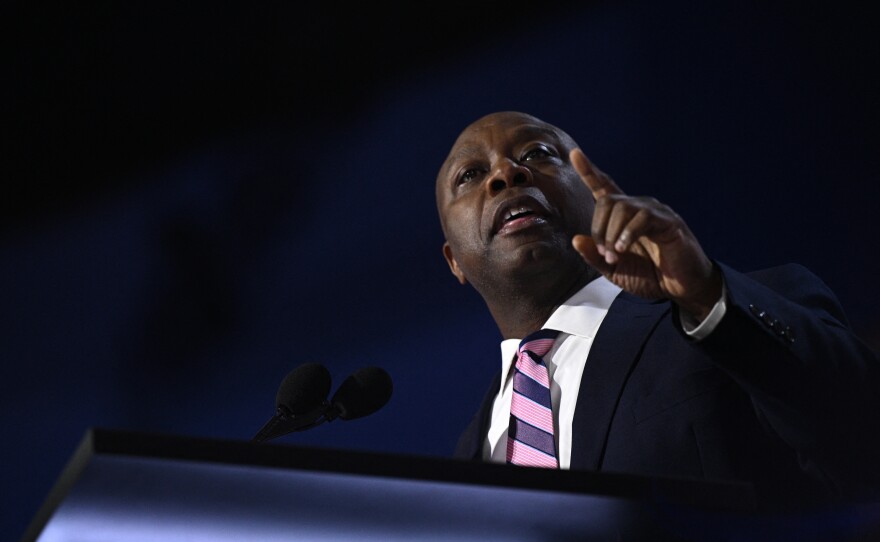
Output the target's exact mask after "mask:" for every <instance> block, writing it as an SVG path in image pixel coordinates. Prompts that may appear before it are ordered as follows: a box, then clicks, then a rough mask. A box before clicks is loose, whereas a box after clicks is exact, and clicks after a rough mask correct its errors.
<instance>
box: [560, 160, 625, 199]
mask: <svg viewBox="0 0 880 542" xmlns="http://www.w3.org/2000/svg"><path fill="white" fill-rule="evenodd" d="M568 157H569V160H571V165H573V166H574V169H575V171H577V172H578V175H580V176H581V179H583V180H584V184H586V185H587V188H589V189H590V192H592V193H593V197H594V198H596V199H597V200H598V199H599V198H601V197H602V196H605V195H608V194H623V190H621V189H620V187H619V186H617V184H616V183H615V182H614V181H613V180H611V177H609V176H608V175H605V174H604V173H602V172H601V171H599V169H598V168H596V167H595V166H594V165H593V163H592V162H590V160H589V159H588V158H587V156H586V155H585V154H584V152H583V151H582V150H580V149H579V148H576V149H572V151H571V152H570V153H569V155H568Z"/></svg>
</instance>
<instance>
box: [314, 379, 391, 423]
mask: <svg viewBox="0 0 880 542" xmlns="http://www.w3.org/2000/svg"><path fill="white" fill-rule="evenodd" d="M392 389H393V385H392V384H391V377H390V376H389V375H388V373H387V372H385V370H384V369H381V368H379V367H365V368H363V369H360V370H358V371H357V372H355V373H354V374H351V375H349V376H348V378H346V379H345V380H344V381H343V382H342V385H340V386H339V389H338V390H336V393H335V394H333V399H331V400H330V408H329V409H328V411H327V413H326V414H325V415H324V416H325V418H327V421H328V422H329V421H333V420H334V419H336V417H339V418H340V419H343V420H353V419H355V418H362V417H364V416H368V415H370V414H372V413H373V412H376V411H377V410H379V409H380V408H382V407H383V406H385V404H386V403H387V402H388V400H389V399H391V392H392Z"/></svg>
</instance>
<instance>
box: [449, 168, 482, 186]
mask: <svg viewBox="0 0 880 542" xmlns="http://www.w3.org/2000/svg"><path fill="white" fill-rule="evenodd" d="M479 175H480V170H479V169H467V170H465V171H463V172H462V173H461V175H459V176H458V179H456V182H455V184H464V183H468V182H471V181H473V180H474V179H476V178H477V177H478V176H479Z"/></svg>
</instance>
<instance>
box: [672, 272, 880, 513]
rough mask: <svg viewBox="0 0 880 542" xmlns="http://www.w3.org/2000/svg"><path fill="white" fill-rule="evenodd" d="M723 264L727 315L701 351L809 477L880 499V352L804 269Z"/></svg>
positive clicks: (847, 494) (856, 495)
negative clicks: (750, 269)
mask: <svg viewBox="0 0 880 542" xmlns="http://www.w3.org/2000/svg"><path fill="white" fill-rule="evenodd" d="M718 265H719V267H720V268H721V270H722V273H723V275H724V280H725V284H726V286H727V293H728V306H727V313H726V314H725V316H724V318H723V319H722V320H721V322H720V323H719V324H718V326H717V327H716V328H715V329H714V330H713V331H712V333H711V334H710V335H709V336H708V337H706V338H705V339H703V340H701V341H699V342H695V343H694V345H695V347H696V348H700V349H703V350H704V351H705V353H706V354H707V355H708V356H709V357H710V358H711V359H713V360H714V361H715V363H717V364H718V365H719V367H721V368H722V369H723V370H724V371H725V372H727V373H728V374H729V375H731V377H732V378H733V379H734V380H735V381H736V382H737V383H738V384H739V385H740V386H741V387H742V388H743V389H744V390H745V391H746V392H747V393H748V394H749V396H750V397H751V399H752V403H753V405H754V408H755V410H756V413H757V415H758V416H759V418H761V419H762V421H763V423H764V425H765V427H766V429H767V430H768V431H770V432H771V433H773V434H775V435H777V436H778V437H779V438H781V439H782V440H783V441H785V442H786V443H787V444H788V445H789V446H791V447H792V449H793V450H794V451H795V452H796V453H797V455H798V460H799V463H800V465H801V468H802V469H803V470H804V471H806V472H808V473H810V474H811V475H813V476H815V477H818V478H820V479H823V480H825V481H826V483H828V484H830V485H831V486H832V487H834V488H835V489H836V490H837V492H838V493H839V494H840V496H841V497H844V498H865V497H867V498H871V499H876V498H880V467H878V465H880V460H878V458H880V361H878V357H877V354H876V353H875V352H873V351H872V350H871V349H870V348H869V347H868V346H867V345H866V344H864V343H863V342H862V341H861V340H860V339H859V338H858V337H857V336H856V335H855V334H854V333H853V332H852V330H851V329H850V327H849V324H848V322H847V319H846V316H845V315H844V312H843V310H842V308H841V306H840V303H839V302H838V300H837V298H836V296H835V295H834V293H833V292H832V291H831V290H830V289H829V288H828V286H827V285H825V284H824V283H823V282H822V281H821V280H820V279H819V278H818V277H817V276H816V275H814V274H813V273H812V272H810V271H809V270H807V269H806V268H804V267H803V266H800V265H796V264H790V265H786V266H783V267H779V268H774V269H772V270H766V271H763V272H759V273H756V274H749V275H746V274H743V273H739V272H737V271H735V270H733V269H731V268H729V267H727V266H725V265H723V264H718ZM677 320H678V319H677V318H676V319H675V321H677ZM682 332H683V331H682Z"/></svg>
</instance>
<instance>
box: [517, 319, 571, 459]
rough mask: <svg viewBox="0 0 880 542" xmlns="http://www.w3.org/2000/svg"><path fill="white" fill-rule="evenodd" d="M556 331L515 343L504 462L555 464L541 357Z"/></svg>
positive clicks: (547, 378) (546, 378)
mask: <svg viewBox="0 0 880 542" xmlns="http://www.w3.org/2000/svg"><path fill="white" fill-rule="evenodd" d="M557 335H559V332H558V331H556V330H553V329H542V330H539V331H537V332H535V333H532V334H531V335H529V336H528V337H526V338H525V339H523V340H522V341H521V342H520V344H519V351H518V353H517V361H516V369H515V371H514V373H513V395H512V396H511V399H510V428H509V429H508V432H507V462H508V463H510V464H513V465H522V466H527V467H547V468H551V469H555V468H558V467H559V459H558V457H557V455H556V442H555V440H554V437H553V406H552V404H551V402H550V376H549V374H548V372H547V365H546V364H545V363H544V360H543V356H544V355H545V354H546V353H547V352H549V351H550V348H551V347H552V346H553V342H554V341H555V340H556V336H557Z"/></svg>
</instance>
